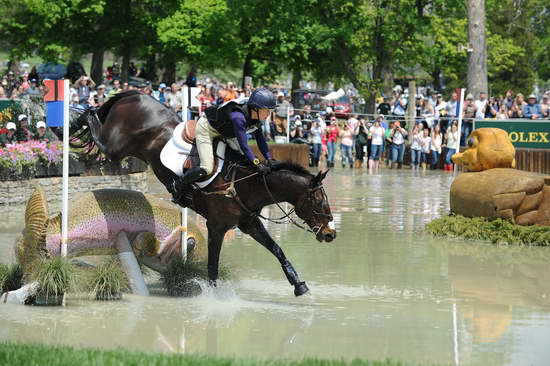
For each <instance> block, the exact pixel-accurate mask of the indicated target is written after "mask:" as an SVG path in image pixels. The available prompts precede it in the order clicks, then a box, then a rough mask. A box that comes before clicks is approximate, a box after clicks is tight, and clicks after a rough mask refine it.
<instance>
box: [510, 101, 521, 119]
mask: <svg viewBox="0 0 550 366" xmlns="http://www.w3.org/2000/svg"><path fill="white" fill-rule="evenodd" d="M522 108H523V107H520V106H518V105H517V103H516V101H515V100H514V102H513V103H512V107H510V109H509V110H508V117H509V118H522V117H523V112H522Z"/></svg>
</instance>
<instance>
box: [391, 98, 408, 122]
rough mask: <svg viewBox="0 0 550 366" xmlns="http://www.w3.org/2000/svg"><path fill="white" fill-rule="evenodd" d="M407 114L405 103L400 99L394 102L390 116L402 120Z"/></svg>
mask: <svg viewBox="0 0 550 366" xmlns="http://www.w3.org/2000/svg"><path fill="white" fill-rule="evenodd" d="M406 112H407V103H406V102H405V100H404V99H403V98H401V97H399V99H398V100H397V101H396V103H395V105H394V107H393V111H392V114H393V115H394V116H396V117H398V118H403V117H404V116H405V113H406Z"/></svg>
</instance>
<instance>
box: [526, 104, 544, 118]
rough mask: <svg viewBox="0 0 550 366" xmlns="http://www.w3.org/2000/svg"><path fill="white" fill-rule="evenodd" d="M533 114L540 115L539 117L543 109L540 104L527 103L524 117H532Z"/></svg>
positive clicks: (539, 116)
mask: <svg viewBox="0 0 550 366" xmlns="http://www.w3.org/2000/svg"><path fill="white" fill-rule="evenodd" d="M533 114H536V115H538V118H541V117H542V111H541V110H540V104H526V105H524V106H523V117H525V118H531V117H532V116H533Z"/></svg>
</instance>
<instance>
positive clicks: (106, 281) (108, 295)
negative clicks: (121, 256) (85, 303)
mask: <svg viewBox="0 0 550 366" xmlns="http://www.w3.org/2000/svg"><path fill="white" fill-rule="evenodd" d="M87 288H88V290H89V291H90V292H91V293H92V294H93V295H94V297H95V298H96V299H97V300H119V299H120V298H121V295H122V293H123V292H126V291H128V289H129V283H128V278H127V277H126V274H125V273H124V271H123V270H122V266H121V264H120V261H119V260H118V259H117V258H110V259H108V260H107V261H105V262H104V263H102V264H100V265H99V266H97V267H96V268H94V269H93V270H90V273H89V274H88V279H87Z"/></svg>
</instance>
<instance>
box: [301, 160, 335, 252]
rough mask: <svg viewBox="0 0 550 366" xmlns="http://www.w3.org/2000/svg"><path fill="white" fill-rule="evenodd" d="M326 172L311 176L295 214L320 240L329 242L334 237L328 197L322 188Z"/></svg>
mask: <svg viewBox="0 0 550 366" xmlns="http://www.w3.org/2000/svg"><path fill="white" fill-rule="evenodd" d="M327 173H328V170H327V171H325V172H324V173H323V172H319V173H318V174H317V175H316V176H314V177H313V178H311V180H310V182H309V186H308V187H307V190H306V191H305V192H304V193H303V195H302V197H300V199H299V201H298V203H297V204H296V206H295V208H296V214H297V215H298V216H299V217H300V218H301V219H302V220H304V221H305V222H306V224H307V225H308V226H309V228H310V229H311V230H312V231H313V232H314V233H315V236H316V238H317V240H318V241H320V242H322V241H326V242H331V241H333V240H334V239H335V238H336V230H335V227H334V221H333V218H332V213H331V212H330V205H329V203H328V197H327V194H326V193H325V189H324V188H323V179H325V177H326V176H327Z"/></svg>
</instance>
